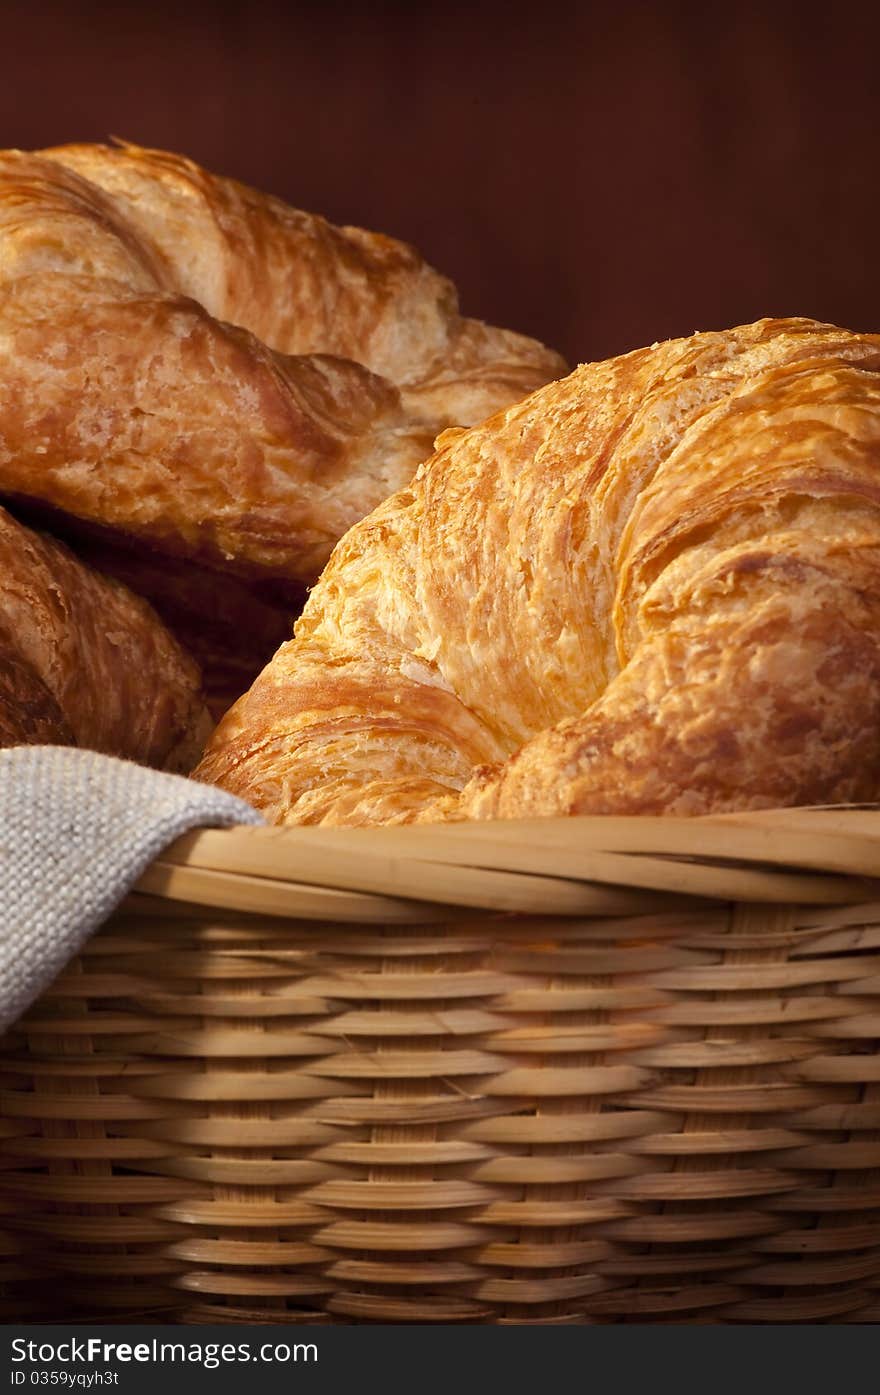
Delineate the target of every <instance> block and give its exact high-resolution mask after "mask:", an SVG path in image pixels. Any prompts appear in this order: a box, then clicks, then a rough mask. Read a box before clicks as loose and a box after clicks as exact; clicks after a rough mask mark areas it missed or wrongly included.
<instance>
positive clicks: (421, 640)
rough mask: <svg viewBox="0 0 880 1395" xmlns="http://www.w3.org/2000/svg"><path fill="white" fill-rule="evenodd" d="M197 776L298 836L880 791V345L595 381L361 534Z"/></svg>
mask: <svg viewBox="0 0 880 1395" xmlns="http://www.w3.org/2000/svg"><path fill="white" fill-rule="evenodd" d="M196 773H197V775H198V776H199V778H201V779H204V780H210V781H214V782H215V783H217V784H220V785H223V786H224V787H225V788H226V789H229V790H232V791H234V792H235V793H236V794H239V795H242V796H243V797H244V798H245V799H247V800H249V801H250V802H251V803H252V804H254V805H255V806H256V807H257V808H259V809H261V810H263V812H264V813H265V814H266V816H267V817H268V818H269V819H270V820H274V821H276V822H280V823H327V824H339V823H349V824H369V823H400V822H406V821H414V820H432V819H434V820H436V819H465V818H467V819H473V818H494V817H519V816H531V815H549V814H556V815H558V814H578V813H621V814H659V813H674V814H702V813H710V812H714V811H723V810H735V809H749V808H758V807H761V806H774V805H777V806H780V805H792V804H811V803H837V802H841V801H863V800H869V801H873V800H877V799H878V797H880V336H878V335H871V334H854V333H849V332H848V331H846V330H843V329H836V328H834V327H832V326H829V325H821V324H818V323H816V322H814V321H810V320H762V321H759V322H758V323H757V324H754V325H747V326H745V327H742V328H738V329H734V330H731V331H729V332H727V333H723V334H697V335H694V336H693V337H692V338H689V339H680V340H675V341H672V342H670V343H665V344H659V345H657V344H655V345H654V346H652V347H651V348H648V349H642V350H640V351H638V352H635V353H631V354H627V355H624V356H623V357H621V358H616V359H612V360H610V361H609V362H606V363H599V364H592V365H587V366H586V367H581V368H579V369H577V371H576V372H574V373H572V374H571V376H570V377H568V378H566V379H564V380H563V381H561V382H558V383H554V384H552V385H551V386H549V387H546V388H544V389H542V390H541V391H539V392H536V393H535V394H533V395H532V396H531V397H529V398H528V399H527V400H526V401H524V402H521V403H519V404H518V405H516V406H514V407H511V408H509V409H508V410H507V411H505V412H502V413H500V414H499V415H497V416H495V417H494V418H492V419H491V420H490V421H488V422H486V423H485V424H484V425H482V426H480V427H478V428H477V429H475V430H472V431H468V432H450V433H448V434H447V435H446V436H445V437H443V438H442V440H441V441H440V443H439V449H438V451H437V453H436V454H435V455H434V456H433V457H432V458H431V459H430V460H429V461H427V463H425V464H424V465H423V466H422V467H421V468H420V470H419V471H418V473H417V475H416V477H415V480H414V481H413V482H412V484H411V486H410V487H409V488H407V489H404V490H402V491H401V492H399V493H398V494H396V495H395V496H394V498H392V499H390V500H389V501H388V502H386V503H385V504H384V505H383V506H381V507H380V508H379V509H377V510H376V511H375V512H374V513H373V514H372V515H371V516H370V517H369V518H367V519H366V520H364V521H363V522H362V523H361V524H359V525H358V526H357V527H355V528H353V529H352V530H351V532H350V533H349V534H348V535H347V536H346V537H345V538H344V539H343V540H342V542H341V543H340V544H339V546H338V547H337V549H336V551H335V553H334V555H333V557H332V559H331V561H330V564H329V566H328V567H327V569H326V571H325V572H324V575H323V578H322V580H321V582H320V583H319V585H318V586H317V587H316V589H315V590H314V591H313V592H312V595H311V598H310V600H309V602H308V605H307V606H306V609H305V611H304V613H303V616H302V618H301V619H300V621H299V623H298V625H297V627H296V637H295V638H294V639H293V640H292V641H291V642H289V643H287V644H286V645H284V646H283V647H282V649H281V650H280V651H279V652H278V654H277V655H276V656H275V658H274V659H273V660H272V662H271V663H270V664H269V666H268V667H267V668H266V670H265V671H264V673H263V674H262V675H261V677H260V678H259V679H258V680H257V682H256V684H255V685H254V687H253V688H252V690H251V691H250V692H249V693H248V694H247V695H246V696H245V697H243V698H242V699H241V700H240V701H239V702H238V703H237V704H236V706H235V707H234V708H233V709H232V711H231V712H230V713H229V714H228V715H227V717H226V719H225V720H224V721H223V722H222V723H221V725H220V727H219V729H218V730H217V732H216V733H215V735H214V737H213V739H212V741H211V743H210V744H209V747H208V750H207V753H206V755H205V758H204V759H203V761H202V763H201V764H200V766H199V767H198V770H197V772H196Z"/></svg>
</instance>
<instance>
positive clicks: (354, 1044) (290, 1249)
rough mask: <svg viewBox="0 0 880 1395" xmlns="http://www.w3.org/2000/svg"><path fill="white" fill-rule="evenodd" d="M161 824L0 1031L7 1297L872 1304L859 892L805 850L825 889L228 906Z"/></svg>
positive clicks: (868, 1049) (860, 1316) (737, 1318)
mask: <svg viewBox="0 0 880 1395" xmlns="http://www.w3.org/2000/svg"><path fill="white" fill-rule="evenodd" d="M816 817H817V818H818V817H819V816H818V815H817V816H816ZM828 817H829V818H830V816H828ZM836 817H837V819H838V820H839V819H841V818H842V817H843V816H842V815H838V816H836ZM854 817H858V818H860V819H861V820H862V821H863V822H862V824H861V825H860V826H859V830H860V831H859V836H860V837H861V838H862V841H863V842H864V841H865V839H866V837H867V834H866V833H865V828H866V825H865V823H864V821H865V820H873V824H872V826H871V830H869V832H870V838H871V839H873V840H874V841H875V842H876V847H877V849H878V850H880V815H867V814H863V815H858V816H854ZM591 823H593V824H595V823H596V821H591ZM838 826H839V825H835V827H838ZM755 827H760V825H759V824H757V825H755ZM829 828H830V826H829ZM753 831H754V830H753ZM826 831H828V830H826ZM398 836H399V835H398ZM811 836H815V837H816V838H817V839H818V844H817V845H816V846H819V845H821V844H823V842H824V843H825V845H826V846H829V845H830V844H828V843H827V840H826V839H825V837H824V835H823V834H822V831H821V828H820V829H819V830H818V831H817V833H816V834H815V835H812V834H811ZM829 836H830V834H829ZM835 836H838V835H837V834H835ZM248 837H250V838H251V839H253V837H254V835H253V834H252V833H250V834H249V833H245V832H244V831H241V830H237V831H235V832H232V833H228V834H226V833H224V834H214V835H210V838H211V839H213V840H214V842H213V843H212V844H211V846H212V847H217V848H221V849H222V848H230V847H233V846H235V847H239V846H244V844H243V843H242V841H241V840H242V838H245V839H246V838H248ZM843 837H844V835H840V839H841V841H840V842H839V847H841V848H842V847H843V846H844V843H843V841H842V839H843ZM217 840H221V841H219V842H218V841H217ZM222 840H226V842H225V843H224V842H223V841H222ZM236 840H238V841H237V842H236ZM209 841H210V840H209ZM832 841H833V839H832ZM869 841H870V840H869ZM184 842H185V840H184ZM192 846H193V845H192V842H190V844H189V845H187V848H188V849H189V850H187V848H185V849H184V850H183V852H181V854H180V857H179V860H178V868H177V871H174V869H173V867H172V870H171V871H169V870H168V869H167V868H166V870H165V873H164V874H162V872H161V869H158V870H156V871H154V873H153V880H152V881H150V879H149V878H148V879H147V880H146V881H145V884H144V888H145V889H146V890H148V891H153V892H155V891H157V890H162V892H163V894H162V895H161V896H157V895H155V894H154V895H152V896H148V895H144V894H141V895H140V896H136V897H134V898H132V899H131V901H130V902H129V903H127V905H126V906H125V907H124V908H122V910H121V911H120V913H119V914H118V915H117V917H116V918H115V919H114V921H113V922H112V923H111V924H110V925H108V926H107V927H106V928H105V930H104V931H102V932H101V934H99V935H98V936H97V937H96V938H95V939H94V940H93V942H92V943H91V944H90V945H89V946H88V948H87V950H86V952H85V953H84V954H83V955H82V956H81V957H80V959H79V960H78V961H77V962H75V963H74V964H73V965H71V966H70V968H69V969H68V970H67V971H66V972H65V974H64V975H63V976H62V977H61V978H60V979H59V980H58V981H57V982H56V983H55V984H54V986H53V987H52V989H51V990H50V992H49V993H48V994H47V995H46V996H45V997H44V998H43V1000H42V1001H41V1002H40V1003H39V1004H38V1005H37V1007H36V1008H35V1009H34V1010H33V1011H32V1012H31V1013H30V1014H29V1016H28V1017H27V1019H26V1020H25V1021H24V1022H23V1023H21V1024H20V1025H19V1026H18V1027H17V1028H16V1029H15V1030H14V1031H13V1032H11V1033H10V1034H9V1036H8V1037H7V1039H6V1041H5V1043H4V1046H3V1051H2V1054H0V1112H2V1120H0V1232H2V1234H0V1275H2V1278H3V1280H4V1281H5V1293H6V1298H5V1300H4V1302H5V1307H4V1308H2V1309H0V1312H2V1315H3V1316H4V1317H5V1318H6V1319H7V1320H10V1319H11V1318H14V1317H17V1318H31V1319H39V1318H41V1317H42V1318H55V1319H59V1318H61V1317H67V1318H70V1319H72V1320H82V1321H87V1320H94V1319H96V1318H100V1319H103V1320H105V1321H107V1320H115V1319H119V1320H122V1319H127V1318H130V1317H131V1316H132V1315H140V1316H144V1317H148V1318H150V1317H152V1318H154V1319H155V1320H163V1321H174V1322H186V1323H198V1322H211V1321H242V1322H254V1321H257V1322H261V1321H267V1322H279V1321H281V1322H283V1321H291V1322H293V1321H296V1322H327V1321H341V1322H364V1321H380V1322H405V1321H418V1322H431V1321H437V1322H479V1323H524V1322H538V1323H583V1322H590V1321H596V1322H626V1321H639V1322H645V1321H649V1322H661V1321H684V1322H689V1323H692V1322H700V1321H708V1322H748V1323H760V1322H790V1321H810V1322H817V1321H819V1322H822V1321H832V1322H836V1321H844V1320H849V1321H858V1322H869V1321H876V1320H878V1318H880V1294H878V1285H880V1055H878V1054H877V1051H876V1045H877V1039H878V1037H880V897H878V898H877V899H874V898H873V896H872V898H871V899H870V900H865V892H866V887H865V885H864V884H863V883H855V882H852V883H851V886H852V888H853V889H857V890H859V891H861V893H862V895H861V897H855V898H853V896H852V895H850V897H849V900H848V901H847V898H846V897H845V896H844V895H843V893H842V891H841V884H842V883H843V882H844V881H845V877H844V876H843V875H841V874H840V868H839V867H836V865H835V861H834V858H826V861H828V862H829V871H830V873H831V875H830V876H829V877H828V878H826V881H825V882H824V883H823V885H824V886H825V887H826V889H827V894H825V895H824V900H825V901H826V902H827V903H830V904H821V903H818V902H817V901H816V900H815V899H814V900H813V901H812V902H810V901H805V902H803V903H801V902H796V901H790V900H784V899H782V898H781V896H780V898H779V899H777V900H776V901H775V902H773V901H771V900H764V901H752V900H749V901H747V900H738V901H732V900H724V899H720V898H718V899H714V900H712V899H705V894H704V899H700V900H694V899H690V900H685V899H682V898H680V897H678V898H676V899H675V900H673V899H672V898H671V896H670V892H669V889H668V888H666V889H663V888H662V887H661V889H660V890H657V889H654V890H652V889H650V888H648V889H647V890H644V886H645V880H646V878H645V876H642V879H641V882H642V888H643V889H642V890H641V891H639V893H638V894H639V895H640V896H641V897H642V899H643V901H644V906H643V907H642V908H640V909H638V911H637V913H632V912H630V913H625V914H624V913H616V914H607V913H601V911H600V910H595V911H594V912H593V913H591V914H588V913H581V914H572V913H569V914H567V915H559V914H545V915H539V914H535V913H534V912H532V913H530V914H511V913H510V912H509V911H508V912H505V911H499V910H498V909H497V908H496V909H492V908H490V907H486V906H483V907H482V908H479V909H474V908H473V907H471V908H461V907H460V908H459V909H458V910H456V911H451V910H449V909H448V908H447V909H445V910H439V909H437V907H436V905H435V904H433V903H432V904H430V905H429V904H427V903H426V904H425V905H424V906H423V907H422V908H421V913H420V911H419V909H418V908H416V909H413V903H412V902H407V903H404V902H400V903H399V907H400V912H399V917H398V921H397V922H395V920H394V917H393V916H392V915H391V914H390V913H389V910H388V906H389V905H390V902H387V903H383V902H382V901H381V897H380V895H379V893H377V892H376V891H375V889H373V890H370V891H365V892H363V893H356V892H355V893H353V894H352V897H351V901H350V903H348V902H345V903H344V915H345V918H344V919H341V918H340V919H335V920H331V919H316V918H304V916H303V915H301V916H299V917H297V916H291V915H290V914H284V913H281V911H279V910H276V911H275V913H272V914H267V913H265V911H264V912H262V913H260V912H259V910H258V907H259V905H260V904H263V903H264V902H265V901H266V899H267V896H268V894H269V892H268V890H267V888H268V887H269V882H270V881H271V879H270V878H265V881H266V887H265V888H264V889H263V890H262V891H259V890H258V891H257V892H254V891H253V888H251V890H248V887H247V886H245V883H246V882H247V880H248V878H247V876H246V875H245V874H244V873H242V874H241V878H242V886H241V888H240V894H239V895H238V897H237V898H236V897H234V896H232V895H230V894H229V892H228V885H227V883H228V880H229V879H230V878H234V876H235V873H234V872H230V871H229V870H222V869H220V870H217V869H216V868H215V869H214V872H212V871H211V869H210V867H208V868H207V869H205V868H204V867H202V868H201V870H199V868H197V867H196V868H195V869H194V867H193V863H194V855H193V853H192ZM250 846H255V845H254V844H253V843H251V844H250ZM317 846H318V845H317V844H315V847H316V848H317ZM372 846H373V847H375V846H378V845H375V844H374V845H372ZM389 846H390V845H389ZM412 846H413V847H415V844H414V843H413V844H412ZM572 846H573V845H572ZM835 846H838V845H837V844H835ZM846 846H849V847H852V846H854V844H853V842H852V839H850V841H849V843H847V844H846ZM616 855H620V853H619V850H616ZM273 856H274V854H273ZM519 856H520V855H519V854H516V855H514V854H513V853H512V854H511V857H510V858H509V859H508V868H507V871H505V869H504V867H503V866H502V867H501V868H500V869H499V867H498V863H499V861H500V862H502V863H503V862H504V859H503V858H500V859H499V858H495V861H494V863H490V868H489V870H491V869H492V867H494V872H495V874H496V875H497V876H499V877H504V876H506V875H508V874H509V875H510V876H514V875H516V874H515V873H514V872H512V871H511V870H510V865H509V864H511V863H515V862H516V861H517V858H518V857H519ZM797 858H798V854H797V850H796V848H795V847H794V844H790V845H786V846H780V848H779V849H778V850H777V851H776V853H774V855H773V860H772V865H771V863H768V864H766V865H765V867H764V869H763V870H762V871H760V875H766V876H770V875H771V873H773V872H774V869H775V873H776V874H777V875H778V876H779V878H780V883H779V884H780V886H781V887H782V890H783V892H784V891H785V890H786V888H787V883H786V882H785V878H786V877H790V876H795V875H803V876H804V877H805V879H806V881H810V879H812V882H814V883H816V885H817V886H819V876H818V874H817V872H816V870H815V865H816V863H817V859H818V860H819V861H821V853H817V854H816V856H815V857H814V858H813V863H814V867H813V869H812V870H808V871H806V872H804V871H803V870H802V872H801V873H794V872H791V871H790V868H791V866H792V865H797V862H796V859H797ZM787 859H792V862H789V861H787ZM195 860H197V859H195ZM546 860H547V859H545V861H546ZM844 860H845V859H844ZM851 860H852V861H853V863H854V864H858V867H860V868H861V870H862V872H865V871H869V870H870V868H869V867H868V866H867V865H866V863H867V861H868V860H869V855H868V853H867V852H866V851H865V849H864V848H861V849H860V850H858V852H857V854H853V857H852V859H851ZM209 861H210V859H209ZM233 861H234V858H233ZM483 861H485V862H489V861H490V860H489V858H488V856H484V857H483ZM807 861H808V859H806V858H805V857H804V856H800V858H799V862H800V866H801V869H803V866H804V864H805V862H807ZM839 861H840V859H839V858H838V862H839ZM364 865H366V864H364ZM580 865H581V866H582V868H583V871H584V876H583V880H582V882H581V883H578V882H576V880H575V878H574V877H573V876H569V877H568V878H567V882H568V885H569V887H575V886H578V885H580V887H581V892H582V894H583V895H584V896H585V898H586V903H587V904H589V902H590V897H593V899H594V900H595V904H596V906H597V907H601V905H602V904H603V903H602V896H603V895H605V896H606V897H607V898H610V899H609V902H608V903H609V904H612V905H613V904H614V897H615V896H620V895H623V893H618V892H616V891H614V890H613V889H608V890H607V891H604V892H603V890H602V888H601V887H600V886H599V883H598V882H597V881H596V880H595V873H596V867H597V865H598V864H597V863H596V859H595V858H592V860H591V856H590V855H587V854H586V853H584V851H583V849H582V851H581V862H580ZM738 865H739V867H740V870H741V868H742V860H740V863H739V864H738ZM877 865H878V866H880V857H878V858H877ZM348 866H349V875H348V878H347V880H348V882H349V885H351V883H352V882H357V881H358V880H360V881H361V882H362V883H367V882H370V879H371V876H372V874H370V875H368V874H367V872H366V871H364V870H363V868H362V869H361V870H360V872H358V870H357V866H356V859H355V860H354V861H349V863H348ZM353 866H354V867H355V871H354V872H352V871H351V868H352V867H353ZM425 866H428V864H427V863H426V864H425ZM430 866H432V867H433V873H431V872H430V869H429V871H428V872H426V879H427V881H428V882H430V886H429V887H428V892H430V893H431V894H436V890H435V889H434V888H436V887H438V886H440V885H441V883H442V880H443V877H444V876H445V877H448V879H449V884H450V885H452V884H453V882H454V878H453V877H452V875H451V872H450V871H449V868H448V867H445V868H444V870H442V872H441V870H440V869H441V868H442V867H443V864H442V863H439V862H437V861H435V862H433V863H432V864H430ZM667 866H671V867H673V868H674V867H675V866H676V864H675V863H674V862H669V863H668V864H667ZM858 867H857V866H855V865H854V866H853V867H852V868H850V869H849V874H850V875H851V876H854V875H855V874H856V872H857V870H858ZM187 868H189V871H187V870H186V869H187ZM600 870H601V866H600ZM844 870H846V869H844ZM301 873H302V867H300V869H299V872H298V873H297V875H298V876H300V875H301ZM758 874H759V872H755V875H758ZM162 875H164V876H165V879H166V880H165V884H164V886H162V887H160V886H159V882H158V881H157V878H159V879H161V876H162ZM213 875H216V877H217V878H218V879H219V880H218V882H217V886H218V887H219V888H220V892H219V894H217V895H214V894H213V893H211V892H210V891H209V892H206V899H207V904H205V903H202V904H198V898H197V897H196V896H195V895H194V893H193V887H194V886H195V885H197V884H198V885H207V884H208V882H209V881H210V878H211V877H212V876H213ZM316 875H321V876H323V875H324V874H323V873H318V874H316ZM376 875H378V874H376ZM385 875H386V876H387V880H388V885H389V887H390V886H391V885H393V884H394V876H395V873H394V869H393V868H390V869H388V870H387V872H386V874H385ZM432 875H433V876H434V878H435V880H434V882H431V876H432ZM487 875H488V872H487ZM554 875H556V874H555V873H554ZM685 875H687V872H685ZM718 875H723V876H726V877H727V878H728V880H731V881H732V883H733V884H736V878H737V875H738V872H737V867H736V866H734V865H733V863H731V867H730V869H728V871H727V872H726V873H723V874H718ZM188 876H190V877H196V879H197V878H198V876H201V877H202V882H197V880H196V881H192V880H189V881H188V880H187V877H188ZM175 877H183V881H182V882H175V880H174V878H175ZM588 877H589V878H591V880H590V881H589V882H588V880H587V879H588ZM658 879H659V880H661V881H662V878H657V877H655V878H654V880H658ZM251 880H252V881H253V882H256V881H257V878H256V876H254V875H253V874H251ZM276 880H279V882H280V880H281V879H280V878H279V879H276ZM343 880H344V879H343ZM562 880H563V879H562V878H559V881H560V884H561V883H562ZM648 880H650V877H648ZM304 885H305V884H304V883H302V882H301V881H300V882H298V883H297V886H298V887H299V890H298V891H297V887H295V886H293V885H292V884H291V886H290V887H289V893H290V898H292V899H290V904H291V905H296V904H299V903H298V902H297V900H296V897H297V896H300V897H302V896H303V895H306V894H307V893H306V892H305V891H304ZM618 885H619V882H618ZM372 886H373V888H374V887H375V877H373V881H372ZM500 886H501V883H498V884H497V886H496V885H495V884H493V890H492V892H491V896H490V897H489V898H483V899H484V900H485V899H491V898H492V897H495V898H496V899H497V898H498V897H499V895H500V892H499V890H498V888H499V887H500ZM597 887H598V888H599V889H598V891H597ZM242 888H243V889H242ZM788 889H790V888H788ZM867 890H869V891H870V890H872V888H867ZM545 892H546V889H545ZM315 894H316V895H318V892H317V891H316V893H315ZM359 894H360V895H361V900H362V903H363V907H364V908H365V909H363V908H362V909H359V903H358V895H359ZM426 894H428V893H426ZM468 894H469V893H468ZM546 894H547V895H548V897H549V899H550V900H552V899H553V897H552V895H551V894H550V893H549V892H547V893H546ZM559 894H560V895H562V894H566V895H568V894H570V893H569V892H564V893H563V892H560V893H559ZM181 895H182V896H183V897H184V900H180V899H178V897H179V896H181ZM249 896H251V897H252V898H255V899H252V901H251V903H250V904H248V897H249ZM371 896H372V898H373V901H372V903H371V905H370V904H369V903H370V897H371ZM212 899H213V900H215V901H223V900H224V899H225V900H226V901H229V900H235V899H238V901H239V902H241V903H243V905H244V907H245V908H244V909H237V908H230V907H229V906H228V905H225V906H224V905H223V904H219V905H211V904H210V902H211V900H212ZM459 899H462V898H461V897H459ZM472 899H473V898H472ZM841 901H842V902H843V904H834V903H835V902H841ZM303 904H305V903H303ZM339 904H340V906H343V901H342V900H341V901H340V903H339ZM623 904H624V901H621V905H623ZM307 914H309V915H310V916H312V917H313V916H314V915H315V911H314V909H312V910H310V911H308V912H307ZM359 916H360V917H361V918H360V919H358V917H359ZM368 920H371V921H372V923H367V922H368Z"/></svg>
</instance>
